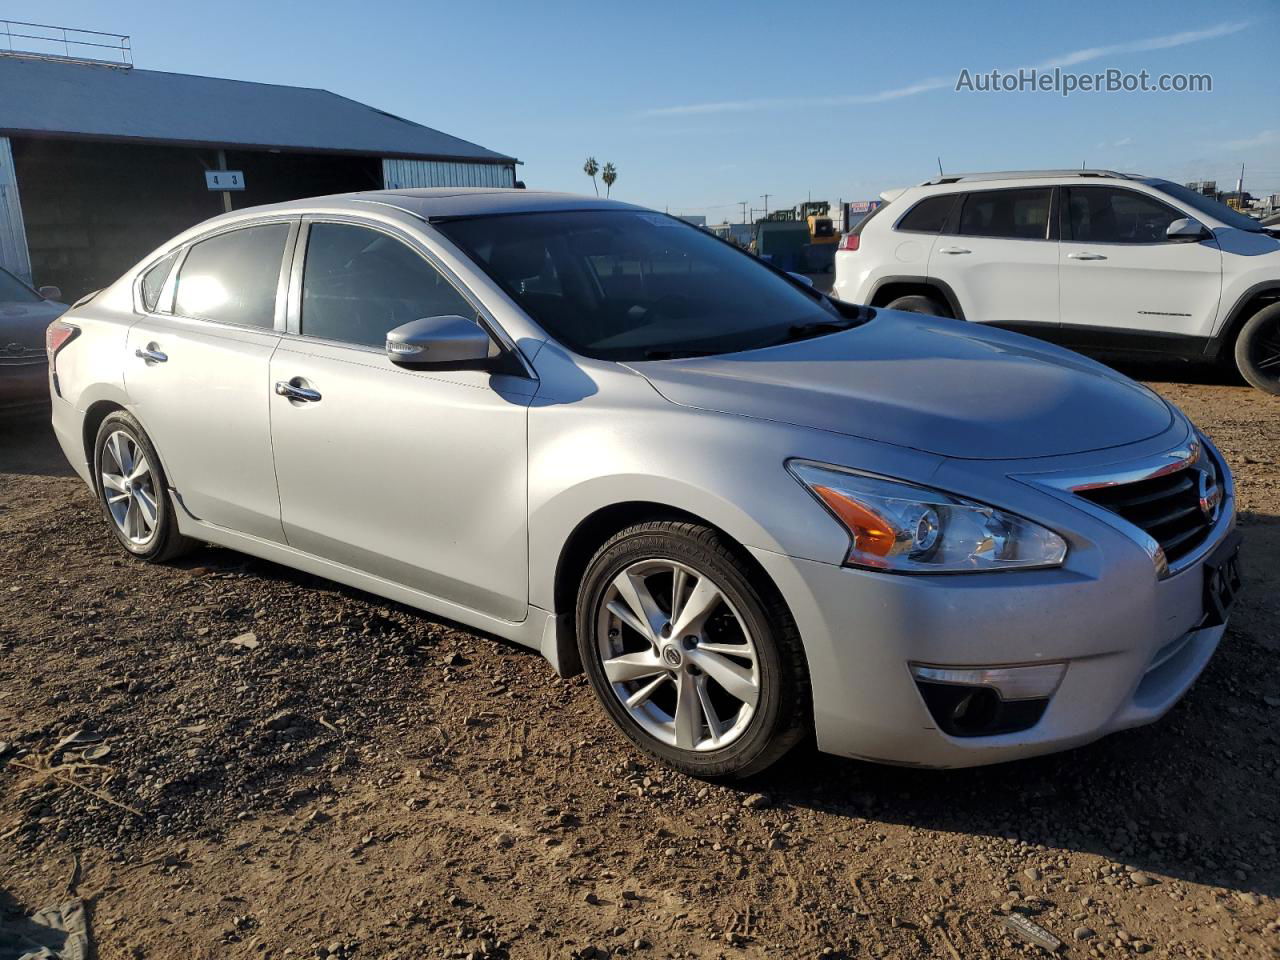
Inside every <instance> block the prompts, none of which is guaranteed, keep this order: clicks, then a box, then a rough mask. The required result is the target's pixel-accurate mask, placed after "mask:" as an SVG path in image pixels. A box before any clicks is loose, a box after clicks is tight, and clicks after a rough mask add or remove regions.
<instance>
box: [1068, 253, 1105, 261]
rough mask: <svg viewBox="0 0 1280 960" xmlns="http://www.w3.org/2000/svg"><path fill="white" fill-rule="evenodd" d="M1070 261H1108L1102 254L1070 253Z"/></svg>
mask: <svg viewBox="0 0 1280 960" xmlns="http://www.w3.org/2000/svg"><path fill="white" fill-rule="evenodd" d="M1067 259H1068V260H1105V259H1107V258H1106V257H1105V256H1104V255H1103V254H1101V253H1068V254H1067Z"/></svg>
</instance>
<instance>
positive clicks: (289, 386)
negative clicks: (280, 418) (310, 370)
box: [276, 377, 320, 403]
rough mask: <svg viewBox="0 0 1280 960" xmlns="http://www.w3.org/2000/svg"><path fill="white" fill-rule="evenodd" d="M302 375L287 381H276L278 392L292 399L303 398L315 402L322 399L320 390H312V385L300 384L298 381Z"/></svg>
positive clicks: (304, 400)
mask: <svg viewBox="0 0 1280 960" xmlns="http://www.w3.org/2000/svg"><path fill="white" fill-rule="evenodd" d="M301 379H302V378H301V377H294V378H293V379H292V380H290V381H288V382H286V381H284V380H277V381H276V393H277V394H279V395H280V396H282V397H288V398H289V399H290V400H301V401H303V402H304V403H315V402H316V401H318V400H319V399H320V391H319V390H312V389H311V388H310V387H304V386H300V385H299V383H298V381H300V380H301Z"/></svg>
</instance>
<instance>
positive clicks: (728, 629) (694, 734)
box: [577, 522, 810, 778]
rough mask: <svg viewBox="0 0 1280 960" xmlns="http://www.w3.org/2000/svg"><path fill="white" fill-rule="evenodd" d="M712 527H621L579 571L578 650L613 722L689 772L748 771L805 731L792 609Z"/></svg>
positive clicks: (805, 698)
mask: <svg viewBox="0 0 1280 960" xmlns="http://www.w3.org/2000/svg"><path fill="white" fill-rule="evenodd" d="M754 580H755V576H754V573H753V571H752V570H751V569H749V568H748V566H747V565H746V563H745V562H744V561H743V559H742V558H741V557H740V556H739V555H738V554H737V553H736V551H734V550H733V549H731V548H730V547H729V545H728V544H726V542H725V541H724V539H723V537H722V536H721V535H720V534H718V533H717V532H716V531H714V530H711V529H708V528H706V527H702V526H698V525H696V524H691V523H680V522H652V523H644V524H639V525H637V526H634V527H630V528H628V529H626V530H623V531H622V532H621V533H619V534H617V535H616V536H614V537H613V538H612V539H611V540H609V541H608V542H607V543H606V544H605V545H604V546H603V547H601V548H600V550H599V551H598V552H597V553H596V555H595V557H594V558H593V559H592V561H591V563H590V565H589V566H588V568H587V572H586V575H585V577H584V578H583V583H582V587H581V590H580V592H579V596H578V608H577V632H578V645H579V652H580V653H581V655H582V662H583V664H584V665H585V668H586V671H587V677H588V679H589V680H590V682H591V686H592V688H593V689H594V690H595V693H596V696H597V697H598V698H599V700H600V702H601V704H602V705H603V706H604V708H605V710H606V711H607V712H608V713H609V715H610V717H611V718H612V719H613V721H614V723H616V724H617V725H618V727H619V728H620V729H621V730H622V731H623V732H624V733H625V734H626V735H627V736H628V737H629V738H631V740H632V741H634V742H635V743H636V744H638V745H639V746H640V747H641V748H643V749H644V750H646V751H648V752H649V753H652V754H654V755H656V756H657V757H659V758H660V759H661V760H663V761H664V762H665V763H667V764H668V765H669V766H672V767H674V768H676V769H677V770H680V771H682V772H684V773H688V774H691V775H693V776H698V777H724V778H733V777H745V776H749V775H751V774H753V773H757V772H759V771H760V770H763V769H764V768H765V767H767V766H769V765H770V764H772V763H774V762H775V761H776V760H778V759H779V758H780V757H782V755H783V754H784V753H786V752H787V751H788V750H789V749H790V748H791V747H792V746H794V745H795V744H796V742H797V741H799V740H800V739H801V738H802V737H803V736H804V734H805V733H806V731H807V729H808V725H809V724H808V711H809V702H810V699H809V686H808V671H807V668H806V666H805V660H804V653H803V650H802V647H801V644H800V638H799V635H798V632H797V630H796V627H795V624H794V622H793V621H792V619H791V615H790V613H789V612H788V611H787V609H786V606H785V605H784V604H783V602H782V600H781V598H780V597H778V596H777V595H776V592H775V591H773V590H772V589H769V588H768V587H767V585H763V584H762V585H761V586H760V587H757V585H756V583H755V582H754Z"/></svg>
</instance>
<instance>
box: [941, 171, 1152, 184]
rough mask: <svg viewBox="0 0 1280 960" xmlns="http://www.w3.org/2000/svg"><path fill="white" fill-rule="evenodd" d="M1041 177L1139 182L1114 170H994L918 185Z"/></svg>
mask: <svg viewBox="0 0 1280 960" xmlns="http://www.w3.org/2000/svg"><path fill="white" fill-rule="evenodd" d="M1042 177H1052V178H1054V179H1055V180H1056V179H1058V178H1059V177H1110V178H1111V179H1113V180H1141V179H1143V178H1142V176H1141V175H1139V174H1136V173H1118V172H1117V171H1115V170H1081V169H1079V168H1077V169H1074V170H994V171H991V172H990V173H947V174H943V175H942V176H940V177H934V178H933V179H932V180H926V181H924V183H922V184H920V186H922V187H933V186H937V185H939V184H943V183H960V182H962V181H963V182H969V181H981V180H1036V179H1040V178H1042Z"/></svg>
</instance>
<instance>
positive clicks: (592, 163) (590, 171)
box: [582, 157, 600, 197]
mask: <svg viewBox="0 0 1280 960" xmlns="http://www.w3.org/2000/svg"><path fill="white" fill-rule="evenodd" d="M582 172H583V173H585V174H586V175H587V176H588V177H590V178H591V186H592V188H593V189H594V190H595V192H596V196H597V197H598V196H600V187H599V186H597V185H596V174H597V173H599V172H600V164H598V163H596V158H595V157H587V162H586V163H584V164H583V165H582Z"/></svg>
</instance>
